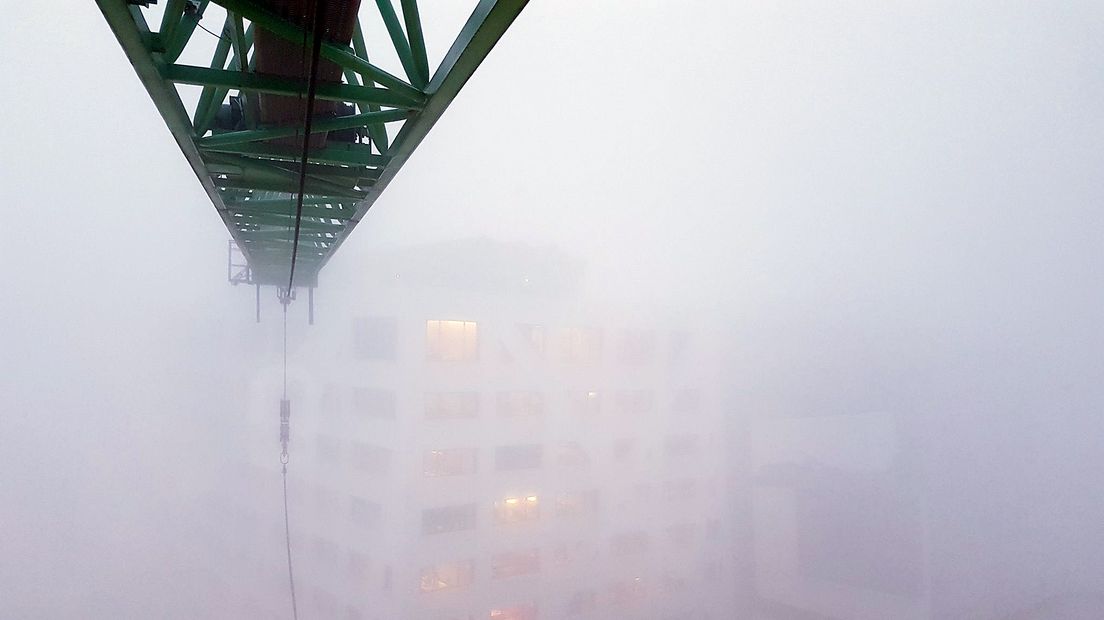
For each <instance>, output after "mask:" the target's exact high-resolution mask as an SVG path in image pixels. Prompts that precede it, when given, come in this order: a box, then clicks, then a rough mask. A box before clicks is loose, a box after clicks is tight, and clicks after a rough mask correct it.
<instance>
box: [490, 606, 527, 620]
mask: <svg viewBox="0 0 1104 620" xmlns="http://www.w3.org/2000/svg"><path fill="white" fill-rule="evenodd" d="M490 618H491V620H537V606H536V605H519V606H517V607H503V608H500V609H492V610H491V616H490Z"/></svg>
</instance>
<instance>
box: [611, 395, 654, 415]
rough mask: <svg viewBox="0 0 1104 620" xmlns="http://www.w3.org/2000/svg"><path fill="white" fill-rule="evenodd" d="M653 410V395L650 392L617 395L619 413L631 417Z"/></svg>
mask: <svg viewBox="0 0 1104 620" xmlns="http://www.w3.org/2000/svg"><path fill="white" fill-rule="evenodd" d="M651 410H652V393H651V392H650V391H648V390H627V391H623V392H618V393H617V412H618V413H623V414H630V415H639V414H643V413H648V412H649V411H651Z"/></svg>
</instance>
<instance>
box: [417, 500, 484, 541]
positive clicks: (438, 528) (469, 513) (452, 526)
mask: <svg viewBox="0 0 1104 620" xmlns="http://www.w3.org/2000/svg"><path fill="white" fill-rule="evenodd" d="M471 529H475V504H461V505H459V506H445V507H443V508H426V509H425V510H423V511H422V533H423V534H441V533H444V532H459V531H461V530H471Z"/></svg>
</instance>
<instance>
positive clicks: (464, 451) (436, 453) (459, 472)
mask: <svg viewBox="0 0 1104 620" xmlns="http://www.w3.org/2000/svg"><path fill="white" fill-rule="evenodd" d="M478 456H479V452H478V451H477V450H476V449H475V448H451V449H447V450H427V451H426V453H425V455H424V456H423V457H422V473H423V474H424V475H425V476H426V477H427V478H435V477H439V476H464V475H467V474H474V473H475V471H476V465H477V459H478Z"/></svg>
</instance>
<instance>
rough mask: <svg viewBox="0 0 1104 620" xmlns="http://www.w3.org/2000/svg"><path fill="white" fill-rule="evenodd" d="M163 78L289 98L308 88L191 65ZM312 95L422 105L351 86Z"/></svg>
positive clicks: (324, 87)
mask: <svg viewBox="0 0 1104 620" xmlns="http://www.w3.org/2000/svg"><path fill="white" fill-rule="evenodd" d="M162 77H163V78H164V79H165V80H168V81H169V82H176V83H178V84H194V85H196V86H215V87H220V88H230V89H238V90H246V91H256V92H260V93H268V94H272V95H286V96H289V97H296V96H298V95H301V94H302V93H304V92H306V89H307V82H306V80H301V79H297V78H288V77H283V76H278V75H261V74H258V73H239V72H237V71H223V70H219V69H209V68H207V67H194V66H191V65H166V66H165V67H164V68H163V69H162ZM315 93H316V95H317V97H318V98H319V99H325V100H327V101H352V102H364V103H375V104H379V105H385V106H389V107H394V108H406V109H409V110H418V109H420V108H421V107H422V105H423V101H422V100H418V99H414V98H411V97H407V96H406V95H402V94H399V93H396V92H395V91H393V90H389V89H386V88H369V87H367V86H353V85H351V84H319V85H318V87H317V89H316V90H315ZM422 99H424V97H423V98H422Z"/></svg>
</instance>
